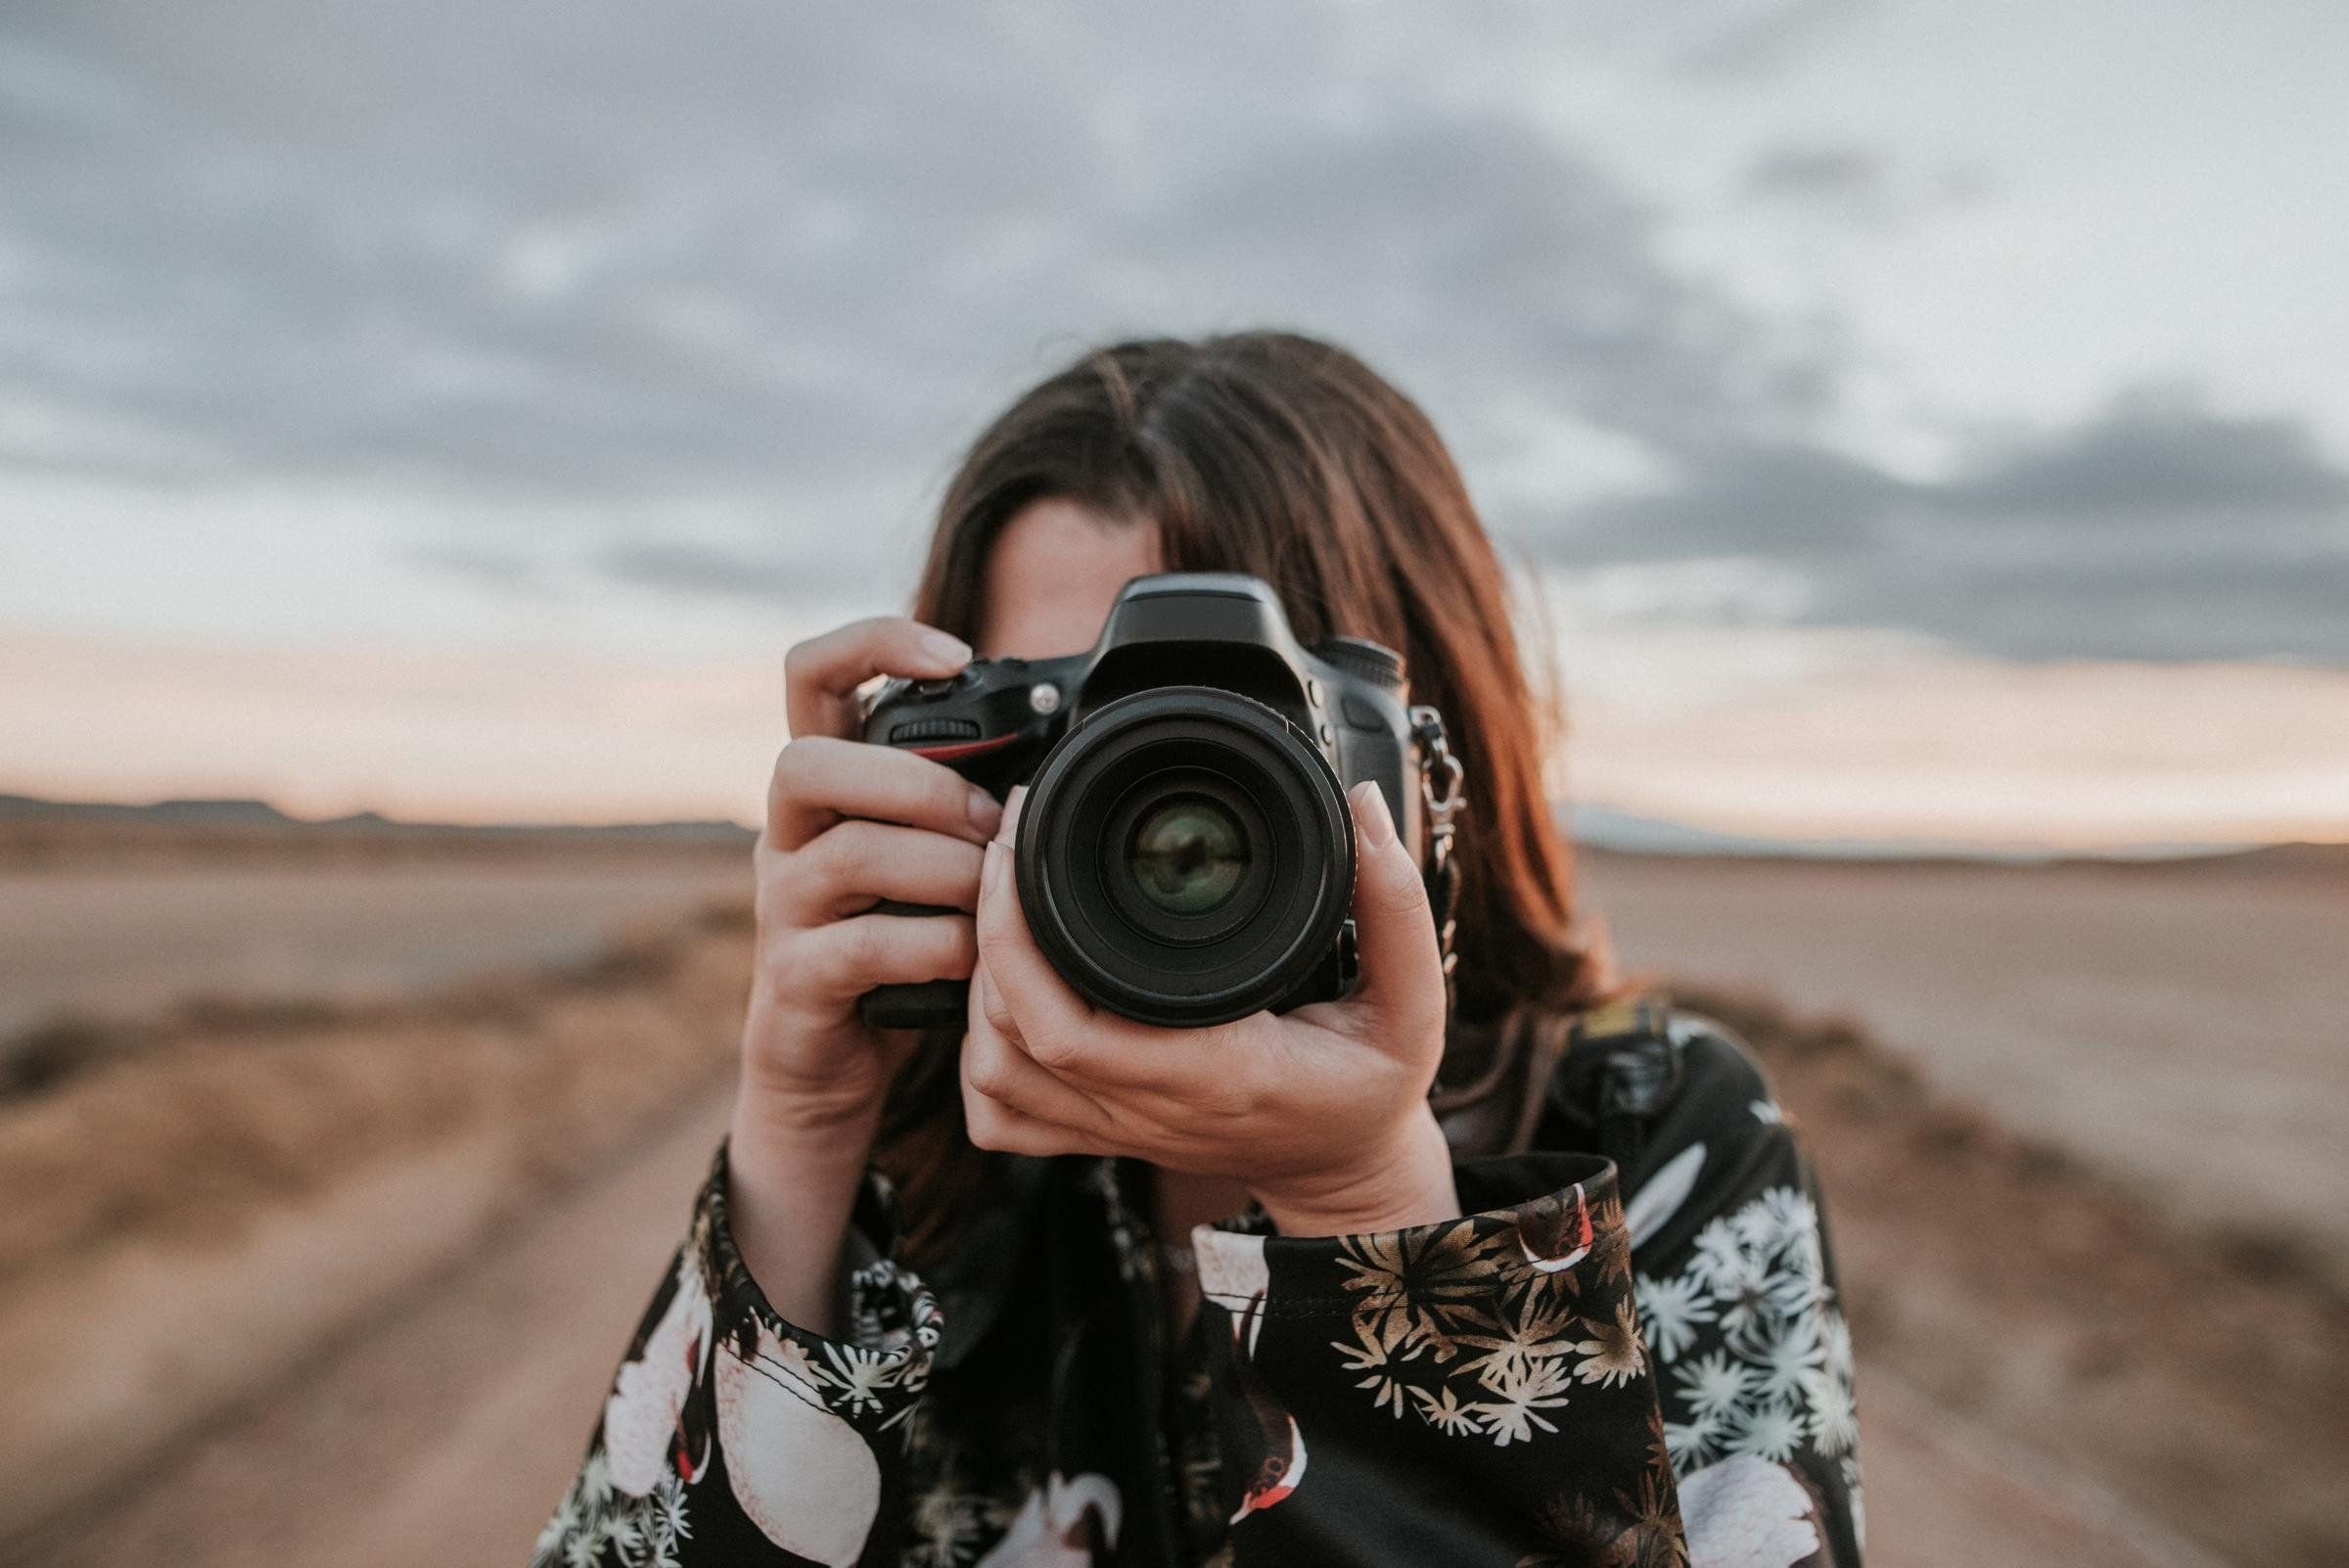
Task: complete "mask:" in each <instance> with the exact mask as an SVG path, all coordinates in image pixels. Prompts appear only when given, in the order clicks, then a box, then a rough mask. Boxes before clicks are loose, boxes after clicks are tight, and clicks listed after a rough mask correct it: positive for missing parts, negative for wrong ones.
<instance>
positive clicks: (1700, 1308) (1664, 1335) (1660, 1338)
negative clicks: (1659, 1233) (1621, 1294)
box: [1635, 1274, 1714, 1366]
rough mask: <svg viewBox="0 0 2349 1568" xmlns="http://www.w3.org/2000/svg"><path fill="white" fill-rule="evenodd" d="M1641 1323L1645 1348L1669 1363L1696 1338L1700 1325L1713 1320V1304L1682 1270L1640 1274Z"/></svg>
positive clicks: (1638, 1292) (1637, 1292)
mask: <svg viewBox="0 0 2349 1568" xmlns="http://www.w3.org/2000/svg"><path fill="white" fill-rule="evenodd" d="M1635 1293H1636V1294H1637V1296H1638V1298H1639V1320H1640V1325H1641V1326H1642V1327H1643V1328H1644V1329H1645V1330H1646V1331H1647V1348H1648V1349H1649V1350H1650V1351H1653V1352H1654V1353H1655V1357H1656V1360H1659V1361H1662V1362H1663V1363H1665V1364H1666V1365H1668V1366H1669V1365H1670V1364H1671V1363H1672V1361H1673V1360H1674V1359H1675V1358H1677V1357H1678V1356H1679V1355H1680V1354H1681V1352H1682V1351H1684V1350H1686V1349H1687V1348H1688V1346H1689V1345H1690V1344H1691V1343H1692V1342H1693V1341H1694V1340H1695V1338H1696V1331H1697V1329H1698V1328H1699V1327H1701V1326H1703V1325H1704V1324H1706V1323H1709V1322H1711V1321H1713V1318H1714V1313H1713V1308H1712V1306H1711V1305H1710V1304H1709V1303H1707V1301H1706V1300H1705V1293H1704V1290H1703V1289H1702V1287H1700V1286H1699V1285H1698V1284H1697V1283H1696V1281H1695V1280H1693V1279H1691V1278H1689V1277H1688V1276H1687V1275H1685V1274H1675V1275H1673V1276H1671V1277H1669V1278H1665V1279H1650V1278H1648V1277H1646V1276H1645V1275H1644V1274H1643V1275H1641V1276H1640V1277H1639V1280H1638V1282H1637V1284H1636V1285H1635Z"/></svg>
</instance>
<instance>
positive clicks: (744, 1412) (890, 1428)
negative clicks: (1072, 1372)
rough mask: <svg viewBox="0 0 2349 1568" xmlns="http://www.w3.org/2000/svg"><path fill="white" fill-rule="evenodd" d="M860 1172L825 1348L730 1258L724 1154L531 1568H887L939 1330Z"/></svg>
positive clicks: (933, 1306) (879, 1193)
mask: <svg viewBox="0 0 2349 1568" xmlns="http://www.w3.org/2000/svg"><path fill="white" fill-rule="evenodd" d="M885 1200H886V1193H885V1191H884V1190H883V1189H882V1188H881V1186H880V1185H879V1178H878V1177H877V1176H874V1175H872V1174H871V1173H869V1172H868V1174H867V1176H866V1178H865V1184H864V1188H863V1190H862V1191H861V1192H860V1194H859V1197H858V1203H857V1217H856V1219H855V1221H854V1222H852V1225H851V1229H850V1235H849V1247H848V1252H849V1259H848V1268H846V1270H845V1271H844V1277H843V1279H842V1291H843V1299H842V1303H841V1306H842V1311H841V1315H840V1318H839V1321H840V1322H841V1323H843V1324H844V1325H845V1326H844V1328H843V1330H842V1333H841V1335H840V1336H839V1337H837V1338H835V1337H827V1336H824V1335H820V1334H814V1333H810V1332H809V1331H807V1330H806V1329H804V1328H801V1327H800V1326H798V1325H797V1324H794V1323H791V1322H789V1321H787V1320H785V1319H784V1318H783V1317H782V1316H780V1315H779V1314H776V1312H775V1311H774V1309H773V1307H772V1306H771V1305H770V1304H769V1303H768V1302H767V1300H766V1297H765V1296H764V1294H763V1293H761V1292H760V1288H759V1286H758V1284H757V1282H756V1281H754V1280H753V1279H752V1278H751V1275H750V1272H749V1270H748V1269H747V1268H744V1267H743V1262H742V1258H741V1255H740V1254H739V1253H738V1252H737V1251H736V1250H735V1246H734V1238H733V1233H732V1231H731V1230H730V1229H729V1227H728V1223H727V1214H726V1151H725V1149H724V1147H723V1146H722V1145H721V1146H720V1148H719V1149H718V1152H717V1157H716V1160H715V1161H714V1164H713V1166H712V1169H711V1173H710V1177H709V1179H708V1181H707V1182H705V1183H704V1185H703V1187H702V1191H701V1194H700V1196H699V1198H698V1199H697V1200H696V1203H695V1206H694V1214H693V1222H692V1226H691V1228H690V1230H689V1231H688V1233H687V1236H686V1239H685V1241H684V1244H683V1245H682V1246H680V1247H679V1248H678V1250H677V1252H676V1255H675V1257H674V1259H673V1260H672V1261H671V1264H670V1267H669V1269H668V1274H667V1275H666V1276H665V1278H664V1279H663V1281H662V1284H661V1286H660V1287H659V1289H658V1290H657V1291H656V1292H655V1294H654V1297H653V1301H652V1304H651V1305H650V1307H649V1308H647V1310H646V1312H645V1314H644V1317H643V1320H642V1322H641V1323H640V1324H639V1326H638V1327H637V1330H636V1333H635V1336H634V1338H633V1340H632V1341H631V1343H630V1345H629V1347H628V1352H627V1356H626V1358H625V1359H624V1360H622V1363H621V1366H620V1370H619V1373H618V1375H617V1376H616V1377H615V1378H614V1379H613V1384H612V1390H611V1393H610V1395H609V1397H608V1398H607V1399H606V1400H605V1402H604V1409H603V1416H602V1419H601V1420H600V1421H599V1422H598V1423H597V1426H596V1431H595V1435H594V1437H593V1439H592V1440H591V1441H590V1443H589V1445H588V1448H587V1455H586V1459H585V1462H584V1463H583V1464H582V1465H581V1466H580V1468H579V1473H578V1475H577V1477H576V1479H575V1480H574V1481H573V1483H572V1485H571V1489H570V1491H569V1492H568V1493H566V1494H565V1496H564V1498H563V1500H562V1502H561V1503H560V1504H559V1505H558V1506H557V1508H556V1509H555V1513H554V1516H553V1517H552V1518H551V1519H549V1520H548V1521H547V1524H546V1528H545V1529H544V1530H543V1531H541V1532H540V1534H539V1537H538V1542H537V1545H536V1548H535V1550H534V1552H533V1553H532V1556H531V1562H532V1564H533V1568H537V1565H564V1568H586V1565H591V1564H615V1565H619V1564H625V1565H627V1568H642V1565H645V1564H663V1565H674V1568H691V1565H693V1564H696V1563H729V1564H732V1563H744V1564H749V1563H774V1564H790V1565H799V1564H803V1563H823V1564H837V1565H848V1564H853V1563H857V1562H863V1561H872V1560H883V1559H888V1560H894V1552H893V1551H892V1549H891V1548H890V1547H889V1545H888V1544H887V1543H884V1542H879V1541H877V1540H876V1536H877V1534H887V1533H888V1522H889V1521H891V1520H892V1519H894V1517H895V1516H896V1513H897V1511H898V1510H897V1508H896V1507H895V1504H896V1502H897V1500H898V1496H899V1494H900V1492H901V1482H902V1477H901V1469H902V1463H903V1456H904V1447H905V1441H904V1440H905V1428H906V1425H907V1423H908V1420H909V1418H910V1417H912V1416H914V1414H915V1412H916V1410H917V1408H918V1407H920V1405H921V1404H922V1402H923V1398H924V1391H925V1389H926V1387H927V1385H928V1382H929V1377H930V1370H931V1363H932V1360H933V1357H934V1355H935V1353H936V1351H937V1348H938V1343H939V1338H940V1334H941V1330H942V1326H943V1322H942V1316H941V1314H940V1312H939V1308H938V1304H937V1301H936V1299H935V1297H934V1296H933V1295H932V1293H931V1292H930V1290H929V1288H928V1287H927V1286H925V1285H924V1284H923V1283H922V1282H921V1280H920V1279H918V1278H917V1277H915V1276H914V1275H913V1274H912V1273H911V1272H909V1271H907V1270H906V1269H904V1268H901V1267H900V1266H898V1265H897V1264H894V1263H892V1262H890V1261H889V1260H888V1259H887V1258H885V1257H883V1256H882V1255H881V1254H882V1250H883V1249H882V1248H881V1247H880V1246H878V1245H876V1242H875V1236H876V1234H879V1235H880V1236H883V1237H886V1235H887V1222H886V1219H885V1218H884V1216H885V1212H886V1201H885Z"/></svg>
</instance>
